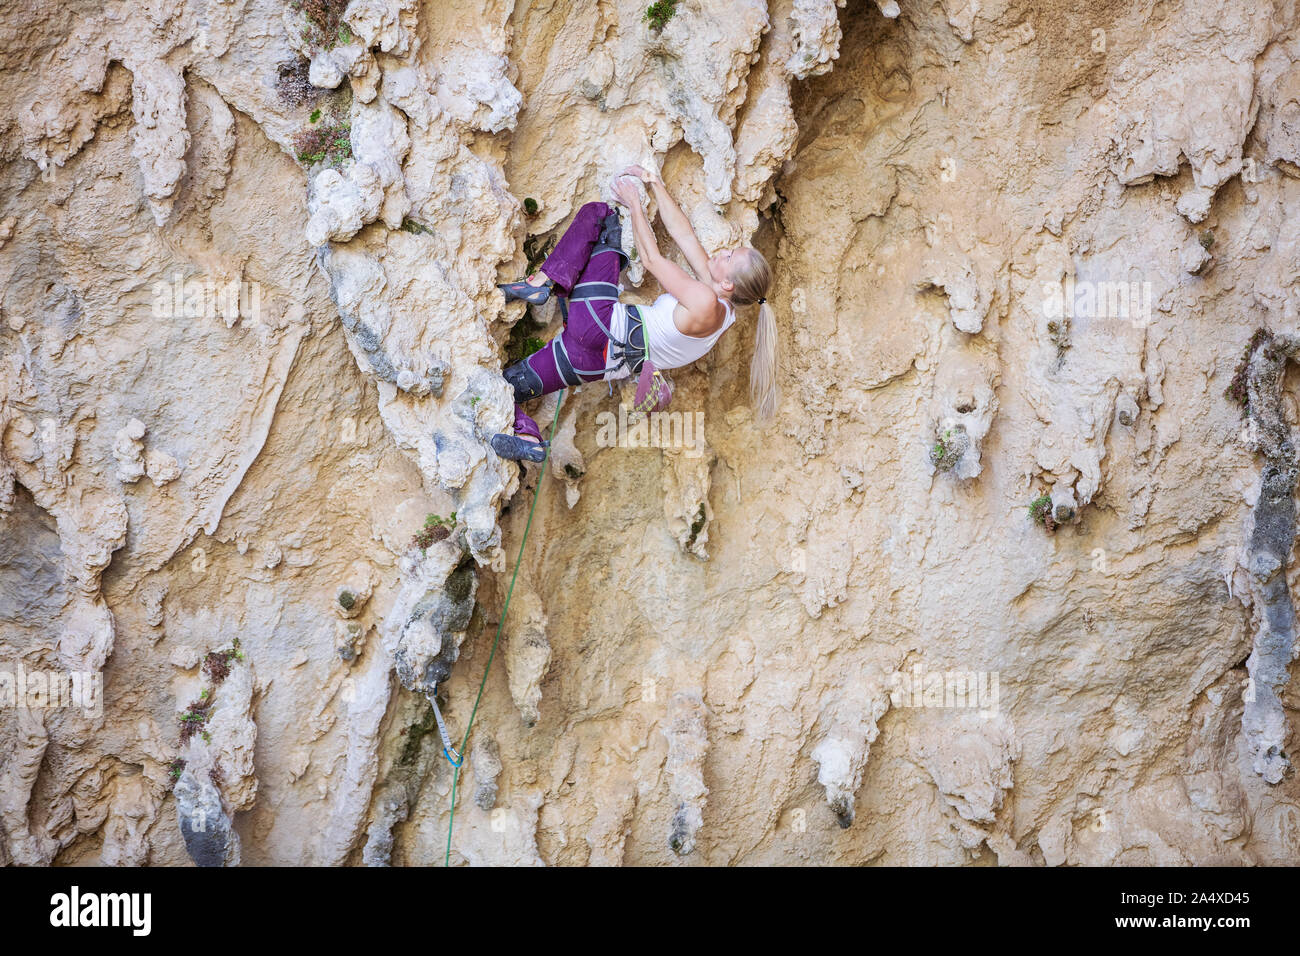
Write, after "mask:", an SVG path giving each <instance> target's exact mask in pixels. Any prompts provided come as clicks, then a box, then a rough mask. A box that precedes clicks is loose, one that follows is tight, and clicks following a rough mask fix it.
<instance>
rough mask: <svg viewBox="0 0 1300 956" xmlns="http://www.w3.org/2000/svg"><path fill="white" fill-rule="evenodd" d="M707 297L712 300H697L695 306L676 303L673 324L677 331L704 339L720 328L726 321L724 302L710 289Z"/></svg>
mask: <svg viewBox="0 0 1300 956" xmlns="http://www.w3.org/2000/svg"><path fill="white" fill-rule="evenodd" d="M701 284H703V283H701ZM706 288H707V286H706ZM709 299H710V300H712V301H711V302H707V301H701V302H697V303H696V305H695V308H689V307H687V305H686V304H685V303H683V302H678V303H677V306H676V308H674V309H673V325H675V326H676V327H677V331H678V332H681V333H682V334H683V335H689V336H691V337H692V338H697V339H704V338H708V337H709V336H710V335H712V334H713V333H714V332H716V331H718V329H720V328H722V326H723V324H724V323H725V322H726V321H727V306H726V303H725V302H723V301H722V300H721V299H719V298H718V297H717V296H716V295H714V294H713V290H712V289H709Z"/></svg>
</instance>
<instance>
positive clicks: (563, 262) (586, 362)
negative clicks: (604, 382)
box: [515, 202, 623, 439]
mask: <svg viewBox="0 0 1300 956" xmlns="http://www.w3.org/2000/svg"><path fill="white" fill-rule="evenodd" d="M612 212H614V210H613V209H611V208H610V207H609V205H608V204H606V203H603V202H589V203H587V204H586V205H585V206H583V207H582V208H581V209H579V210H578V214H577V215H576V216H574V217H573V222H572V223H570V224H569V228H568V229H566V230H565V231H564V235H563V236H561V237H560V241H559V242H557V243H556V244H555V249H553V250H552V251H551V254H550V255H549V256H547V257H546V261H545V262H544V263H542V272H544V273H546V275H547V276H548V277H549V278H550V279H551V281H552V282H553V283H554V287H553V290H552V292H553V294H558V295H564V296H568V295H569V293H571V292H572V291H573V288H574V286H576V285H578V284H579V283H583V282H612V283H613V284H615V285H617V284H618V279H619V274H620V273H621V272H622V271H623V259H622V256H621V255H620V254H619V253H618V252H615V251H614V250H613V249H604V248H602V249H601V250H600V251H599V252H597V253H596V254H595V255H592V251H591V250H592V247H593V246H594V245H595V244H596V240H597V238H599V236H600V226H601V221H602V220H603V219H604V218H605V217H606V216H608V215H610V214H611V213H612ZM590 306H591V308H593V309H595V311H596V315H597V316H598V317H599V318H600V321H601V322H603V323H605V328H609V325H610V318H611V317H612V315H613V312H614V303H613V302H595V301H593V302H591V303H590ZM558 340H563V342H564V349H565V352H566V353H567V354H568V356H569V361H570V362H571V363H572V365H573V368H574V369H575V370H592V369H600V370H601V371H600V372H599V373H598V374H595V375H579V376H578V377H579V378H581V379H582V380H583V381H584V382H598V381H600V380H601V379H602V378H604V377H605V373H604V368H605V353H606V352H607V350H608V349H609V338H608V337H607V336H606V335H605V333H604V332H603V331H602V330H601V328H600V326H599V325H597V324H596V323H595V321H593V320H592V317H591V313H590V312H589V311H588V307H587V304H585V303H584V304H583V306H582V308H575V309H572V310H571V311H570V314H569V321H568V323H567V324H566V325H565V327H564V331H563V332H561V333H560V335H559V336H557V338H555V339H552V340H551V341H550V342H548V343H547V344H546V345H545V346H543V347H542V348H541V349H538V350H537V351H536V352H534V353H533V354H532V355H530V356H528V359H527V362H528V365H529V366H530V367H531V368H532V370H533V371H534V372H536V373H537V375H538V376H539V377H540V378H541V380H542V394H543V395H549V394H550V393H551V392H558V391H559V390H560V389H562V388H564V380H563V379H562V378H561V376H560V368H559V364H558V360H557V358H556V355H555V344H556V342H557V341H558ZM515 434H516V435H531V436H532V437H534V438H537V439H540V438H541V437H542V433H541V431H539V430H538V428H537V423H536V422H535V421H533V420H532V419H531V418H530V417H529V416H528V415H526V414H525V413H524V410H523V409H522V408H520V407H519V406H518V405H516V406H515Z"/></svg>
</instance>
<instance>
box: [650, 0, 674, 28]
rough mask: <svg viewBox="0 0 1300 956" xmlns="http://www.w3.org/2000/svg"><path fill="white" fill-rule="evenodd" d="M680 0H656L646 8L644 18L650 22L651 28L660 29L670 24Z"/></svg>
mask: <svg viewBox="0 0 1300 956" xmlns="http://www.w3.org/2000/svg"><path fill="white" fill-rule="evenodd" d="M679 2H680V0H656V2H655V3H652V4H650V6H648V7H647V8H646V11H645V17H644V20H645V22H646V23H648V24H650V29H651V30H655V31H659V30H662V29H663V28H664V27H665V26H667V25H668V21H669V20H671V19H672V18H673V14H674V13H676V12H677V4H678V3H679Z"/></svg>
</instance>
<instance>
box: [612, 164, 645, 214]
mask: <svg viewBox="0 0 1300 956" xmlns="http://www.w3.org/2000/svg"><path fill="white" fill-rule="evenodd" d="M627 175H631V174H630V173H623V174H621V175H619V176H617V177H616V178H615V179H614V186H613V189H612V192H613V193H614V198H615V199H617V200H618V201H619V202H621V203H622V204H623V205H624V206H627V207H628V208H629V209H631V208H632V207H633V206H636V208H638V209H640V208H641V196H640V194H639V193H638V192H637V191H636V187H635V186H633V185H632V184H631V183H630V182H628V181H627V180H626V179H624V178H623V176H627Z"/></svg>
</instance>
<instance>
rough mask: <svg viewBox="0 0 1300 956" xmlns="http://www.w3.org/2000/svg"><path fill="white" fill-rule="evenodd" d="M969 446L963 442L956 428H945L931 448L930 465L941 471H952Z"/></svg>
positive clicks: (967, 442)
mask: <svg viewBox="0 0 1300 956" xmlns="http://www.w3.org/2000/svg"><path fill="white" fill-rule="evenodd" d="M969 444H970V443H969V441H963V440H962V437H961V436H959V434H958V432H957V429H956V428H945V429H944V430H943V432H942V434H940V435H939V437H938V438H936V439H935V442H934V444H933V445H931V446H930V464H932V465H933V466H934V467H935V468H937V469H938V470H939V471H951V470H952V469H953V468H954V467H955V466H956V464H957V462H958V460H960V458H961V456H962V455H963V454H965V452H966V448H967V446H968V445H969Z"/></svg>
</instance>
